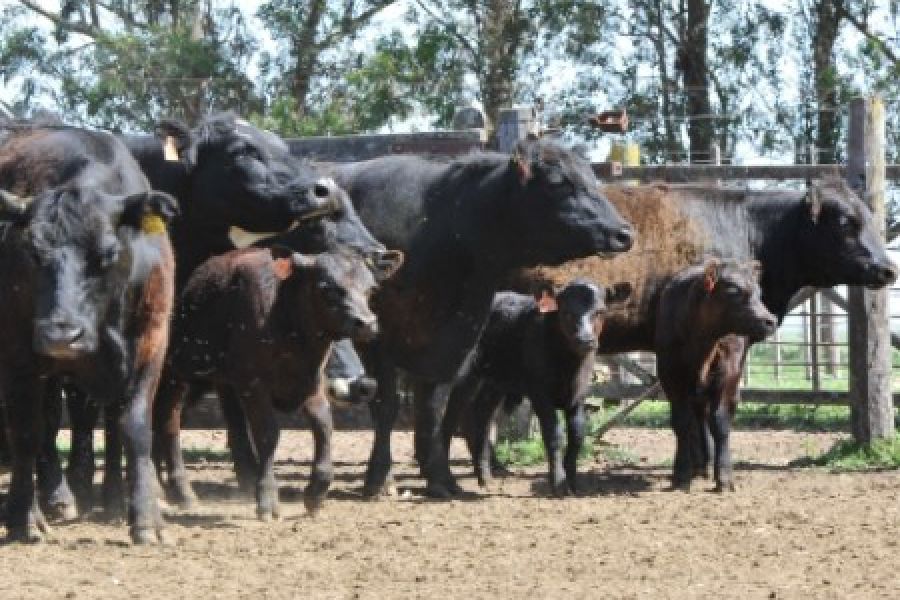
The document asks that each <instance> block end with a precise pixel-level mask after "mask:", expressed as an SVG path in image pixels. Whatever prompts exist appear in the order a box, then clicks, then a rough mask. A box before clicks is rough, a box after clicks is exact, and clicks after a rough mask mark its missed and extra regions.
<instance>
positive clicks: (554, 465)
mask: <svg viewBox="0 0 900 600" xmlns="http://www.w3.org/2000/svg"><path fill="white" fill-rule="evenodd" d="M532 406H533V407H534V412H535V414H536V415H537V418H538V421H539V422H540V424H541V437H542V438H543V440H544V449H545V451H546V453H547V464H548V470H549V475H550V489H551V491H552V492H553V494H554V495H555V496H565V495H566V493H567V492H568V484H567V483H566V475H565V471H563V464H562V451H561V448H560V441H561V439H562V432H561V431H560V427H559V421H558V419H557V418H556V410H555V409H554V408H553V406H552V405H551V403H550V402H549V401H547V400H546V399H544V398H532Z"/></svg>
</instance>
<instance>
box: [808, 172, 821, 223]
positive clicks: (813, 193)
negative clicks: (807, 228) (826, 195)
mask: <svg viewBox="0 0 900 600" xmlns="http://www.w3.org/2000/svg"><path fill="white" fill-rule="evenodd" d="M806 207H807V208H808V209H809V218H810V219H812V222H813V223H818V222H819V214H821V212H822V192H821V190H820V189H819V186H818V185H817V184H816V183H815V182H813V183H811V185H809V187H808V188H807V190H806Z"/></svg>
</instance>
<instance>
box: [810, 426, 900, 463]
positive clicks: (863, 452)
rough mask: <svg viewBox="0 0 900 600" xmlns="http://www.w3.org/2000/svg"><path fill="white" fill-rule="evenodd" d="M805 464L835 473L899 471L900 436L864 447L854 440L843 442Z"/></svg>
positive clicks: (864, 445)
mask: <svg viewBox="0 0 900 600" xmlns="http://www.w3.org/2000/svg"><path fill="white" fill-rule="evenodd" d="M804 462H806V464H812V465H815V466H821V467H828V468H830V469H833V470H835V471H865V470H869V469H897V468H900V434H898V435H895V436H894V437H893V438H892V439H885V440H875V441H874V442H872V443H871V444H863V445H861V444H857V443H856V442H855V441H853V440H852V439H851V440H841V441H839V442H837V443H836V444H835V445H834V446H832V447H831V449H830V450H828V451H827V452H825V453H824V454H822V455H821V456H819V457H818V458H813V459H812V460H810V461H804Z"/></svg>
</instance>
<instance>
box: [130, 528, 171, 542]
mask: <svg viewBox="0 0 900 600" xmlns="http://www.w3.org/2000/svg"><path fill="white" fill-rule="evenodd" d="M162 541H163V536H162V531H161V530H160V529H157V528H156V527H132V528H131V543H132V544H134V545H135V546H147V545H151V544H158V543H161V542H162Z"/></svg>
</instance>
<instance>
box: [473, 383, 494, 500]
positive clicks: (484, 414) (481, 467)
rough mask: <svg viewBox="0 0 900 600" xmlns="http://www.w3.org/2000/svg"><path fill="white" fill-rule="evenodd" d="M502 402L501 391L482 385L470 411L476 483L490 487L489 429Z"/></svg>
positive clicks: (491, 446)
mask: <svg viewBox="0 0 900 600" xmlns="http://www.w3.org/2000/svg"><path fill="white" fill-rule="evenodd" d="M502 402H503V393H501V392H499V391H498V390H496V389H494V388H492V387H491V386H489V385H483V386H482V387H481V391H480V393H479V394H478V395H477V396H475V397H474V399H473V406H472V410H471V411H470V414H471V418H470V421H471V423H472V425H471V432H470V436H467V437H469V439H470V446H469V450H470V451H471V452H472V462H474V463H475V476H476V477H477V478H478V485H480V486H482V487H490V485H491V481H492V480H493V469H492V467H493V465H492V464H491V461H492V459H493V445H492V444H491V438H490V435H489V434H490V430H491V422H492V421H493V419H494V414H496V412H497V409H498V408H499V407H500V404H502Z"/></svg>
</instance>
